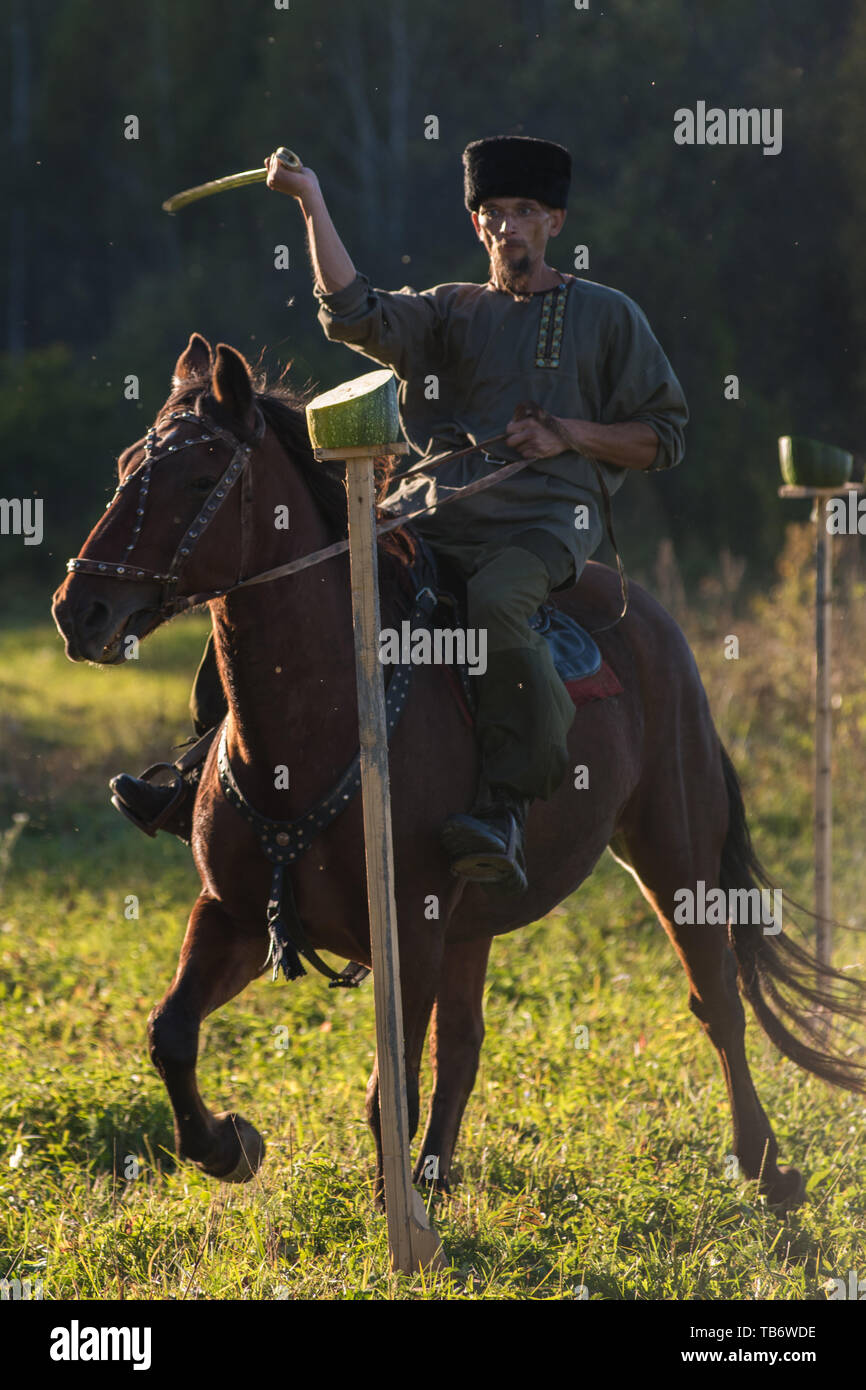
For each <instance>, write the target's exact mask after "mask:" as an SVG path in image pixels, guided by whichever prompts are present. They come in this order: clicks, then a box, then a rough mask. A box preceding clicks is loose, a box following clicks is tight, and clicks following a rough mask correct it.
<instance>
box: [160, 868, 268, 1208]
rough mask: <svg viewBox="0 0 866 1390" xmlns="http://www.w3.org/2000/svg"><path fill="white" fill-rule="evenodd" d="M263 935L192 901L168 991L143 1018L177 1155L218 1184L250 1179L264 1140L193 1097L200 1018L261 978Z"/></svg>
mask: <svg viewBox="0 0 866 1390" xmlns="http://www.w3.org/2000/svg"><path fill="white" fill-rule="evenodd" d="M266 952H267V942H266V939H265V936H264V933H263V932H262V931H261V930H259V931H256V932H255V933H249V934H243V933H242V932H241V931H240V930H239V928H238V927H237V925H236V924H235V922H234V921H233V920H232V919H231V918H230V917H229V916H228V914H227V913H226V912H225V910H224V908H223V907H222V906H221V905H220V904H219V903H218V902H216V900H215V899H213V898H209V897H207V896H206V895H204V894H202V896H201V897H200V898H199V899H198V901H197V902H196V905H195V907H194V908H193V910H192V914H191V915H190V919H189V926H188V927H187V930H186V936H185V938H184V943H183V946H182V948H181V953H180V961H179V963H178V967H177V973H176V975H175V977H174V980H173V981H172V983H171V986H170V988H169V990H168V992H167V993H166V995H165V997H164V998H163V1000H162V1002H161V1003H159V1004H158V1005H157V1006H156V1008H155V1009H154V1010H153V1012H152V1014H151V1016H150V1018H149V1019H148V1038H149V1041H150V1055H151V1059H152V1061H153V1064H154V1066H155V1067H156V1069H157V1071H158V1072H159V1074H160V1076H161V1077H162V1079H163V1081H164V1082H165V1085H166V1089H167V1090H168V1094H169V1099H170V1100H171V1104H172V1109H173V1110H174V1132H175V1144H176V1147H177V1152H178V1156H179V1157H180V1158H186V1159H189V1160H190V1161H191V1162H193V1163H195V1164H197V1165H198V1166H199V1167H200V1168H202V1169H203V1171H204V1172H205V1173H208V1174H209V1175H210V1176H211V1177H214V1178H220V1179H222V1181H223V1182H244V1181H246V1180H247V1179H248V1178H251V1177H252V1175H253V1173H254V1172H255V1171H256V1169H257V1168H258V1167H259V1165H260V1163H261V1161H262V1158H263V1157H264V1143H263V1141H262V1138H261V1136H260V1135H259V1133H258V1131H257V1130H256V1129H254V1128H253V1126H252V1125H251V1124H249V1123H248V1121H247V1120H244V1119H243V1118H242V1117H241V1116H240V1115H236V1114H233V1113H222V1114H219V1115H214V1114H212V1113H211V1111H210V1110H208V1108H207V1106H206V1105H205V1104H204V1102H203V1100H202V1098H201V1096H200V1095H199V1091H198V1086H197V1084H196V1075H195V1067H196V1060H197V1057H198V1037H199V1028H200V1025H201V1022H202V1019H204V1018H206V1017H207V1015H208V1014H210V1013H213V1011H214V1010H215V1009H218V1008H219V1007H220V1005H222V1004H225V1003H226V1002H227V1001H228V1000H229V999H233V998H234V996H235V995H236V994H240V992H241V990H242V989H244V988H245V987H246V986H247V985H248V984H249V982H250V981H251V980H253V979H255V977H256V976H257V975H259V974H261V971H262V962H263V961H264V958H265V955H266Z"/></svg>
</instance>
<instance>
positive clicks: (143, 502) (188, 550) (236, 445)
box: [66, 406, 265, 614]
mask: <svg viewBox="0 0 866 1390" xmlns="http://www.w3.org/2000/svg"><path fill="white" fill-rule="evenodd" d="M255 416H256V427H255V432H254V435H253V438H252V441H251V443H249V444H247V443H244V442H243V441H241V440H239V439H238V438H237V437H236V436H235V435H234V434H232V433H231V431H230V430H227V429H223V428H222V427H221V426H220V425H217V424H216V423H215V422H214V421H213V420H211V419H209V418H208V417H207V416H206V415H197V414H196V413H195V412H194V411H191V410H175V411H172V413H171V415H170V416H169V417H168V418H169V419H170V420H179V421H180V420H185V421H190V422H192V423H194V424H197V425H202V426H203V427H204V429H205V430H206V431H209V432H208V433H205V434H199V435H195V436H193V438H192V439H184V440H182V441H181V442H180V443H179V444H169V446H168V448H167V449H166V450H165V451H164V452H163V453H161V454H154V452H153V449H154V447H155V444H156V435H157V427H156V425H151V426H150V429H149V430H148V431H147V434H146V436H145V455H144V460H143V462H142V464H141V466H140V467H139V468H136V469H135V471H134V472H133V473H130V474H128V475H127V476H126V477H125V478H124V479H123V481H122V482H120V483H118V485H117V490H116V491H115V494H114V496H113V497H112V499H111V501H110V502H109V503H108V507H106V511H107V510H108V509H109V508H110V507H112V506H113V505H114V503H115V502H116V501H117V499H118V497H119V496H120V495H121V493H122V492H123V491H124V489H125V488H126V487H128V486H129V484H130V483H131V482H132V481H133V480H134V479H136V478H138V479H139V491H138V506H137V507H136V511H135V525H134V527H133V531H132V538H131V539H130V541H129V544H128V545H127V546H126V548H125V549H126V554H125V556H124V559H123V561H122V562H118V561H111V560H93V559H90V558H89V557H88V556H83V555H77V556H75V557H74V558H73V559H71V560H69V561H67V565H66V568H67V570H68V571H69V572H70V573H73V574H98V575H103V576H105V577H106V578H108V579H132V580H151V581H153V582H154V583H157V584H161V585H162V586H163V589H164V590H165V593H164V594H163V601H162V603H161V604H160V611H161V612H165V613H168V614H171V613H174V612H180V611H182V610H183V609H184V608H186V607H187V606H189V603H188V600H187V599H184V598H176V597H175V593H176V590H177V586H178V584H179V582H180V578H181V575H182V574H183V570H184V567H185V565H186V563H187V561H188V559H189V557H190V555H191V554H192V552H193V550H194V549H195V546H196V544H197V542H198V541H199V540H200V539H201V536H202V534H203V532H204V531H205V530H206V529H207V527H208V526H209V525H210V523H211V522H212V521H213V519H214V517H215V516H216V514H217V512H218V511H219V509H220V507H221V506H222V504H223V502H224V501H225V500H226V498H227V497H228V495H229V493H230V492H231V490H232V487H233V486H234V484H235V483H236V482H237V480H238V478H239V477H241V475H242V474H244V473H245V469H246V464H247V462H248V460H249V457H250V454H251V453H252V450H253V447H254V445H256V444H258V443H259V442H260V441H261V439H262V438H263V437H264V433H265V418H264V416H263V414H262V412H261V410H260V409H259V407H258V406H256V407H255ZM210 442H220V443H224V444H228V445H229V446H230V448H231V450H232V455H231V458H230V460H229V462H228V465H227V467H226V469H225V471H224V472H223V474H222V476H221V477H220V478H219V479H218V481H217V482H216V483H215V484H214V486H213V488H212V489H211V491H210V492H209V493H208V498H207V501H206V502H205V504H204V506H203V507H202V509H201V511H200V512H199V513H198V515H197V517H196V518H195V520H194V521H193V522H192V524H191V525H190V526H189V527H188V528H187V530H186V532H185V533H184V535H183V537H182V538H181V540H180V542H179V543H178V546H177V549H176V550H175V552H174V556H173V558H172V561H171V564H170V565H169V567H168V569H167V570H166V571H165V573H164V574H159V573H157V572H156V571H155V570H148V569H144V568H143V567H142V566H140V565H136V564H135V563H134V562H133V560H132V552H133V550H134V549H135V546H136V543H137V541H138V538H139V536H140V534H141V528H142V525H143V522H144V516H145V512H146V510H147V495H148V491H149V489H150V478H151V472H152V470H153V465H154V464H155V463H160V462H161V461H162V460H163V459H164V458H168V456H169V455H170V454H175V453H179V452H180V450H181V449H187V448H189V447H190V446H191V445H193V444H207V443H210ZM244 501H247V499H246V498H245V499H244ZM248 511H249V506H248V505H247V506H242V522H243V521H246V520H247V517H246V513H247V512H248ZM241 529H242V535H241V565H240V573H239V575H238V583H240V582H241V581H242V580H243V579H244V577H245V574H244V571H245V568H246V559H247V551H248V550H249V548H250V541H249V536H248V529H249V528H248V526H245V525H242V528H241ZM223 592H224V591H223V590H221V589H219V590H215V591H214V593H213V594H212V595H209V597H213V598H218V597H219V596H220V595H221V594H222V593H223ZM196 597H198V595H197V596H196ZM204 597H206V596H205V595H202V598H204Z"/></svg>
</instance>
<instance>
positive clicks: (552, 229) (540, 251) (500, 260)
mask: <svg viewBox="0 0 866 1390" xmlns="http://www.w3.org/2000/svg"><path fill="white" fill-rule="evenodd" d="M564 221H565V209H564V208H549V207H546V206H545V204H544V203H538V202H536V201H535V199H534V198H486V199H485V201H484V202H483V203H482V205H481V207H480V208H479V209H478V211H477V212H473V214H472V225H473V227H474V228H475V231H476V234H477V236H478V239H479V241H481V242H482V243H483V245H484V248H485V250H486V251H487V254H488V255H489V257H490V263H491V268H492V270H493V274H494V279H495V281H496V283H497V285H500V286H501V287H502V288H503V289H505V290H508V291H510V293H512V294H521V293H525V292H526V286H527V284H528V282H529V278H530V276H531V275H532V272H533V271H534V269H535V268H536V266H538V265H541V264H542V263H543V261H544V252H545V248H546V246H547V243H548V240H549V238H550V237H552V236H557V235H558V233H559V231H560V229H561V227H562V224H563V222H564Z"/></svg>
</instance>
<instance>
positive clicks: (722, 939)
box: [613, 779, 804, 1207]
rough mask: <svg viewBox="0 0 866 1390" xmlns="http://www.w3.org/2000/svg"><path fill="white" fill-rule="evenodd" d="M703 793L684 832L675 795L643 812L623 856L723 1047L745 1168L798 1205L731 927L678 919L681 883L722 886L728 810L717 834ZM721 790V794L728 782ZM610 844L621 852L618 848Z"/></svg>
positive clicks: (693, 1002) (775, 1199)
mask: <svg viewBox="0 0 866 1390" xmlns="http://www.w3.org/2000/svg"><path fill="white" fill-rule="evenodd" d="M713 780H715V779H713ZM704 796H705V798H706V799H705V801H704V804H703V806H702V807H697V806H696V807H694V808H692V816H691V817H690V818H688V819H686V820H685V821H683V822H681V825H680V833H678V832H677V827H676V819H677V818H676V816H673V817H672V816H671V808H672V805H673V804H674V803H673V802H668V803H667V807H666V816H662V815H661V814H656V815H651V816H647V817H645V818H643V819H642V822H641V830H640V833H638V832H636V831H635V830H634V829H632V830H631V832H626V833H625V835H624V836H623V841H624V843H623V845H622V849H624V850H625V855H624V856H623V858H624V860H625V859H627V861H628V862H627V863H626V867H631V868H632V870H633V872H634V874H635V877H636V878H637V880H638V884H639V886H640V888H641V891H642V892H643V894H644V896H645V897H646V898H647V900H648V902H650V904H651V905H652V906H653V908H654V909H655V911H656V913H657V915H658V918H659V920H660V922H661V923H662V926H663V927H664V929H665V931H666V932H667V934H668V936H669V937H670V939H671V941H672V943H673V945H674V948H675V950H676V952H677V955H678V956H679V958H680V960H681V961H682V964H683V967H684V968H685V971H686V975H687V976H688V981H689V1008H690V1009H691V1012H692V1013H693V1014H694V1015H695V1017H696V1018H697V1019H698V1020H699V1022H700V1024H701V1026H702V1027H703V1029H704V1032H705V1033H706V1034H707V1036H708V1038H709V1039H710V1041H711V1042H712V1044H713V1046H714V1047H715V1049H716V1051H717V1052H718V1054H719V1060H720V1062H721V1065H722V1073H723V1075H724V1078H725V1085H726V1087H727V1092H728V1099H729V1102H730V1106H731V1118H732V1121H733V1130H734V1147H733V1151H734V1154H735V1155H736V1157H737V1160H738V1162H739V1166H740V1169H741V1171H742V1173H743V1174H744V1176H745V1177H747V1178H750V1179H757V1180H758V1181H759V1183H760V1191H761V1192H762V1193H764V1194H765V1195H766V1196H767V1198H768V1200H769V1201H770V1203H771V1204H772V1205H774V1206H779V1207H793V1206H796V1205H797V1204H798V1203H799V1202H800V1201H801V1200H802V1198H803V1193H804V1184H803V1179H802V1177H801V1175H800V1173H799V1172H798V1171H797V1170H796V1169H795V1168H787V1169H786V1168H780V1167H779V1166H778V1161H777V1160H778V1146H777V1144H776V1138H775V1135H774V1134H773V1130H772V1128H771V1125H770V1122H769V1120H768V1119H767V1116H766V1114H765V1113H764V1109H763V1107H762V1105H761V1102H760V1101H759V1099H758V1095H757V1092H756V1090H755V1087H754V1083H753V1081H752V1077H751V1073H750V1071H749V1063H748V1060H747V1057H746V1046H745V1034H746V1017H745V1012H744V1010H743V1005H742V1001H741V999H740V993H739V989H738V986H737V962H736V958H735V956H734V954H733V951H732V950H731V949H730V947H729V945H728V929H727V926H726V925H724V926H723V925H713V924H710V923H695V924H694V925H687V924H682V923H678V922H676V921H675V913H676V912H677V899H676V898H675V894H676V893H677V892H678V890H681V889H685V888H689V889H691V891H692V892H693V893H694V892H695V891H696V885H697V884H698V882H700V881H701V880H703V881H704V883H705V884H706V892H707V893H709V891H710V889H711V888H716V887H718V885H719V872H720V865H721V851H722V844H723V842H724V836H725V825H726V820H725V819H723V817H725V816H726V814H727V812H726V809H725V810H720V811H719V815H718V817H716V819H717V820H719V821H720V822H721V824H720V826H719V827H717V830H716V833H713V831H712V827H711V826H709V825H708V824H707V821H708V816H707V803H708V801H709V793H708V792H706V791H705V792H704ZM720 796H721V797H724V784H723V783H722V784H721V788H720ZM683 827H686V828H685V829H684V830H683ZM690 838H691V843H690ZM613 848H614V850H615V852H616V854H617V856H619V855H620V853H621V849H620V847H619V846H618V845H614V847H613ZM679 901H680V902H682V901H683V900H682V899H680V900H679ZM755 930H756V931H760V930H761V927H760V926H756V927H755Z"/></svg>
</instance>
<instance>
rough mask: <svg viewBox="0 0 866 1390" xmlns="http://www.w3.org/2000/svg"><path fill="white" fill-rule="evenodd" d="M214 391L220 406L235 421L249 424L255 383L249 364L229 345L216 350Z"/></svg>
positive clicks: (224, 344) (220, 345) (223, 344)
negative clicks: (251, 377)
mask: <svg viewBox="0 0 866 1390" xmlns="http://www.w3.org/2000/svg"><path fill="white" fill-rule="evenodd" d="M212 389H213V393H214V396H215V397H216V399H217V401H218V402H219V404H220V405H221V406H222V407H223V409H224V410H226V411H227V412H228V413H229V415H231V416H233V417H234V419H235V420H242V421H244V422H245V423H248V422H249V420H250V418H251V410H252V404H253V383H252V381H251V380H250V368H249V363H248V362H247V360H246V358H245V357H242V356H241V354H240V353H239V352H235V349H234V348H233V347H229V346H228V344H227V343H220V344H219V346H218V347H217V350H216V366H215V367H214V372H213V381H212Z"/></svg>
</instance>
